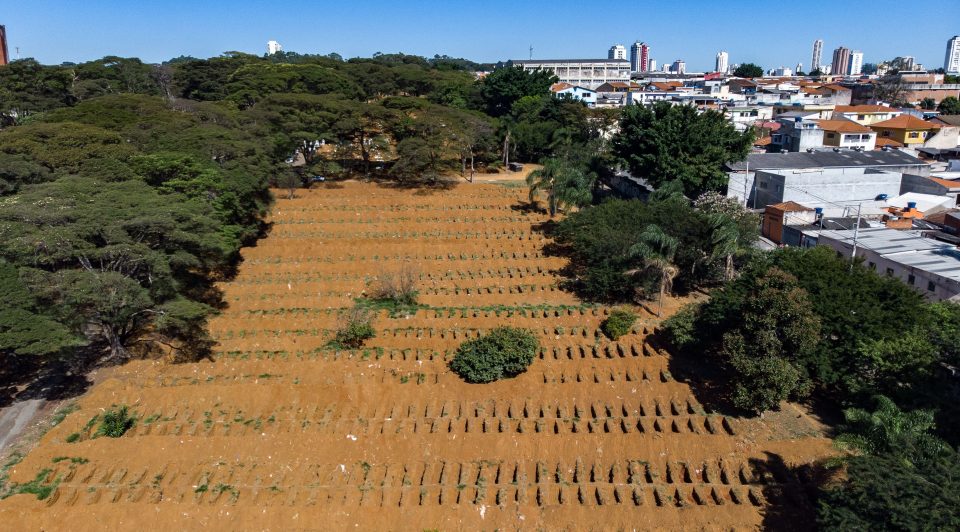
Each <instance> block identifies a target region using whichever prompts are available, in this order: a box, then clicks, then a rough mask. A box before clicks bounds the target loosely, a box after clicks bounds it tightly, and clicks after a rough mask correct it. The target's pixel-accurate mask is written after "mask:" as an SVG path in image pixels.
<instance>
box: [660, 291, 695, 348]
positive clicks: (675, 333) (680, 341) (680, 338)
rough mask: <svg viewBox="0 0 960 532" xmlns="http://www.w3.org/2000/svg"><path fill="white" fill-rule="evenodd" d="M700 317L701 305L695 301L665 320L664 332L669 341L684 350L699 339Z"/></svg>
mask: <svg viewBox="0 0 960 532" xmlns="http://www.w3.org/2000/svg"><path fill="white" fill-rule="evenodd" d="M699 317H700V305H699V304H697V303H693V304H690V305H686V306H684V307H683V308H682V309H680V310H679V311H678V312H677V313H676V314H674V315H673V316H670V317H669V318H667V319H666V320H665V321H664V322H663V332H664V335H665V337H666V340H667V342H669V343H670V345H671V346H673V347H674V348H676V349H678V350H680V351H683V350H686V349H687V348H688V347H692V346H693V345H695V344H696V343H697V341H698V337H697V320H698V319H699Z"/></svg>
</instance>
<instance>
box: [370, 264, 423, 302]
mask: <svg viewBox="0 0 960 532" xmlns="http://www.w3.org/2000/svg"><path fill="white" fill-rule="evenodd" d="M419 278H420V272H419V271H418V270H417V268H416V267H415V266H413V265H412V264H408V263H405V264H404V265H403V266H401V267H400V270H399V271H397V272H381V273H380V275H379V276H377V281H376V282H375V283H374V284H373V286H372V288H371V291H370V298H371V299H375V300H381V301H390V302H392V303H394V304H396V305H407V306H409V305H416V304H417V293H418V292H417V280H418V279H419Z"/></svg>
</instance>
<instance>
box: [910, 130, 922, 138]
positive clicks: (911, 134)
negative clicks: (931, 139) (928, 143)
mask: <svg viewBox="0 0 960 532" xmlns="http://www.w3.org/2000/svg"><path fill="white" fill-rule="evenodd" d="M910 138H912V139H918V138H920V133H919V132H917V131H911V132H910Z"/></svg>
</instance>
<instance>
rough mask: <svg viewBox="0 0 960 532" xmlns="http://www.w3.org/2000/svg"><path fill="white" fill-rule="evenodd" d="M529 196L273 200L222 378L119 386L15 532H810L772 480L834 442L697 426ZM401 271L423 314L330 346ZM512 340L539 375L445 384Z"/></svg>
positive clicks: (24, 470) (233, 295) (102, 401)
mask: <svg viewBox="0 0 960 532" xmlns="http://www.w3.org/2000/svg"><path fill="white" fill-rule="evenodd" d="M525 193H526V191H525V189H523V188H518V187H509V186H501V185H493V184H472V185H471V184H462V185H460V186H458V187H456V188H454V189H453V190H450V191H444V192H436V193H430V194H421V193H416V192H412V191H400V190H393V189H387V188H379V187H377V186H374V185H368V184H360V183H347V184H346V185H345V187H344V188H319V189H314V190H310V191H300V192H299V193H298V195H299V197H298V198H297V199H294V200H285V199H278V200H277V204H276V207H275V209H274V213H273V215H272V221H273V223H274V225H273V229H272V232H271V233H270V235H269V236H268V237H267V238H266V239H264V240H262V241H261V242H260V243H259V244H258V245H257V246H256V247H251V248H248V249H245V250H244V251H243V257H244V262H243V264H242V265H241V267H240V271H239V275H238V276H237V278H236V279H235V280H233V281H232V282H230V283H226V284H225V285H224V286H223V289H224V291H225V300H226V301H227V303H228V304H229V307H228V308H227V309H226V310H225V311H224V312H223V314H222V315H221V316H219V317H217V318H216V319H214V320H213V322H212V324H211V326H210V328H211V332H212V334H213V336H214V337H215V338H216V339H217V340H218V341H219V345H218V347H217V348H216V355H215V357H214V360H210V361H202V362H199V363H196V364H181V365H172V364H167V363H162V362H157V361H135V362H130V363H128V364H125V365H123V366H121V367H117V368H114V369H111V370H107V372H108V373H107V375H106V376H105V377H104V378H101V379H100V382H99V383H98V384H97V385H96V386H94V387H93V388H92V389H91V391H90V392H89V393H87V394H86V395H85V396H83V397H82V398H80V399H79V401H78V405H79V410H77V411H75V412H73V413H71V414H70V415H69V416H68V417H67V418H66V419H65V420H64V421H63V422H62V423H61V424H59V425H58V426H56V427H55V428H53V429H52V430H51V431H50V432H48V433H47V434H46V435H45V436H44V437H43V438H42V439H41V441H40V442H39V444H38V445H37V447H36V448H35V449H34V450H33V451H31V452H30V453H29V455H28V456H27V457H26V458H25V459H24V460H23V462H21V463H20V464H18V465H17V466H15V467H14V468H13V469H12V470H11V475H10V479H11V481H13V482H28V481H30V480H32V479H34V478H35V477H36V476H37V473H38V472H40V471H42V470H44V469H50V470H51V473H50V474H49V475H47V476H46V479H47V481H48V482H50V481H53V480H54V479H59V484H58V485H57V487H56V489H55V490H54V491H53V493H52V495H51V496H50V497H48V498H47V499H46V500H38V499H37V498H36V497H35V496H34V495H30V494H22V495H15V496H12V497H10V498H8V499H6V500H4V501H3V502H2V503H0V523H3V526H2V527H3V528H4V529H6V530H41V529H42V530H73V531H76V530H102V529H121V530H128V529H141V530H193V529H201V528H203V529H221V530H239V529H260V530H308V529H314V530H338V529H347V528H349V529H356V530H389V529H396V530H423V529H440V530H457V529H466V530H479V529H488V530H492V529H504V530H514V529H530V530H536V529H543V530H562V529H568V530H586V529H669V530H730V529H754V528H758V527H761V526H764V524H770V523H771V522H772V521H770V520H771V519H774V518H775V517H777V516H779V518H780V519H784V518H785V519H787V521H786V522H787V523H789V524H790V525H792V526H793V527H795V528H803V527H804V526H805V525H808V524H809V519H810V516H811V509H810V508H809V502H808V500H807V497H806V495H805V492H804V489H803V486H802V484H801V483H800V481H799V479H798V478H797V477H796V476H795V475H793V474H791V473H787V472H785V468H783V467H775V466H770V465H769V464H771V457H773V458H774V459H775V460H774V461H780V460H782V461H783V462H782V463H784V464H787V465H795V464H801V463H806V462H809V461H811V460H812V459H814V458H817V457H820V456H823V455H824V454H826V453H829V448H830V446H829V445H830V444H829V440H827V439H825V438H822V437H817V436H815V435H814V436H811V434H816V430H815V427H813V426H812V422H808V421H806V419H809V418H806V417H804V416H801V415H799V414H797V412H795V411H794V410H793V407H788V409H787V410H785V411H784V412H783V413H781V414H779V415H777V416H768V417H767V419H765V420H744V419H736V418H731V417H725V416H722V415H718V414H711V413H708V412H705V411H704V409H703V407H702V406H701V405H700V404H699V403H698V401H697V400H696V398H695V397H694V395H693V393H692V391H691V389H690V388H689V386H688V385H686V384H684V383H681V382H677V381H675V380H674V379H673V377H672V376H671V375H670V372H669V370H668V363H669V355H667V354H666V353H663V352H658V351H657V350H655V349H654V348H652V347H651V346H650V345H649V344H646V343H645V342H644V335H645V334H646V333H647V332H648V331H649V330H650V329H652V327H653V326H655V324H656V320H655V318H654V317H653V316H651V315H649V314H645V315H644V316H643V317H642V319H641V321H640V322H638V324H637V326H636V327H635V331H634V334H630V335H628V336H625V337H623V338H621V339H620V341H618V342H611V341H609V340H606V339H605V338H604V337H603V336H602V335H601V334H600V333H599V332H598V327H599V323H600V322H601V321H602V320H603V318H604V316H605V315H606V314H607V313H608V312H609V309H607V308H604V307H596V306H592V305H585V304H582V303H581V302H580V301H578V300H577V298H576V297H575V296H573V295H572V294H570V293H567V292H564V291H562V290H560V289H559V288H558V281H559V278H558V277H557V273H556V270H557V269H558V268H560V267H562V266H563V265H564V259H561V258H556V257H549V256H545V255H544V253H543V246H544V244H546V243H547V240H546V239H545V238H544V237H543V236H542V235H541V234H540V233H538V232H537V231H535V230H534V229H533V227H532V226H533V225H535V224H538V223H540V222H543V221H544V220H545V216H544V215H542V214H536V213H530V212H527V211H524V210H521V209H518V208H517V207H518V205H519V204H520V201H521V198H523V197H524V196H525ZM403 263H411V264H413V265H415V267H416V268H417V270H418V271H419V272H420V282H419V286H418V288H419V291H420V297H419V301H420V303H422V304H425V305H429V306H430V308H429V309H421V310H419V311H417V312H416V314H415V315H412V316H400V317H393V318H391V317H389V316H388V315H387V314H386V313H384V312H382V313H381V314H380V315H379V317H378V319H377V321H376V323H375V327H376V329H377V336H376V338H374V339H372V340H370V341H368V347H367V348H365V349H362V350H358V351H354V352H334V351H332V350H330V349H327V348H325V347H324V346H325V344H326V343H327V342H328V341H329V339H330V336H331V329H333V328H334V327H335V324H336V319H337V311H338V309H342V308H343V307H346V306H349V305H351V304H352V302H353V299H354V298H355V297H358V296H359V295H360V294H362V293H363V292H364V290H365V288H366V287H367V283H368V282H369V281H370V280H372V279H374V278H375V277H376V276H377V275H378V274H381V273H383V272H391V271H397V270H399V268H400V267H401V264H403ZM501 324H511V325H517V326H522V327H527V328H531V329H533V330H535V331H536V332H537V333H538V334H540V336H541V340H542V344H543V346H544V347H543V350H542V351H541V354H540V356H539V358H538V359H537V360H535V361H534V363H533V365H532V366H531V367H530V370H529V371H528V372H527V373H525V374H523V375H521V376H519V377H517V378H515V379H511V380H507V381H502V382H497V383H493V384H487V385H468V384H465V383H464V382H462V381H461V380H460V379H459V378H458V377H457V376H456V375H455V374H452V373H451V372H450V371H449V370H448V368H447V362H448V361H449V359H450V357H451V356H452V353H453V351H454V350H455V349H456V347H457V346H458V345H459V344H460V343H461V342H462V341H463V340H464V339H467V338H474V337H476V336H477V335H478V334H481V333H482V332H483V331H486V330H488V329H490V328H492V327H495V326H497V325H501ZM114 404H126V405H130V406H131V408H133V409H134V410H135V411H136V413H137V414H138V416H139V422H138V423H137V425H136V427H135V428H134V429H132V430H131V431H129V432H128V433H127V434H126V435H124V436H123V437H121V438H117V439H111V438H105V437H101V438H95V439H93V438H90V437H89V434H90V432H91V431H90V430H86V431H84V426H85V425H86V424H87V422H88V421H89V420H90V419H91V418H92V417H93V416H94V415H96V414H97V413H99V412H102V411H103V409H105V408H108V407H110V406H111V405H114ZM780 419H783V420H785V421H784V423H783V424H780V423H779V421H778V420H780ZM807 425H809V426H807ZM785 427H787V428H785ZM798 427H799V428H798ZM75 432H81V433H83V436H82V437H81V439H80V440H79V441H77V442H75V443H67V442H66V441H65V439H66V438H67V437H68V435H70V434H72V433H75ZM62 457H71V458H76V459H83V460H86V462H84V461H83V460H75V461H72V460H64V459H62ZM56 458H60V459H59V460H54V459H56ZM773 499H776V500H777V501H778V503H777V504H776V505H771V503H770V501H771V500H773ZM784 516H786V517H784ZM764 519H767V521H766V523H765V522H764Z"/></svg>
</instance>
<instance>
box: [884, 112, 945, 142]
mask: <svg viewBox="0 0 960 532" xmlns="http://www.w3.org/2000/svg"><path fill="white" fill-rule="evenodd" d="M870 129H872V130H874V131H876V132H877V144H878V145H882V143H881V142H880V140H882V139H888V140H893V141H896V142H899V143H900V144H902V145H904V146H911V145H915V144H923V143H924V142H926V141H927V139H928V138H930V137H932V136H934V135H935V134H936V133H937V131H940V125H939V124H934V123H933V122H927V121H926V120H920V119H919V118H917V117H915V116H913V115H900V116H898V117H896V118H891V119H890V120H884V121H883V122H877V123H876V124H870Z"/></svg>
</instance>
